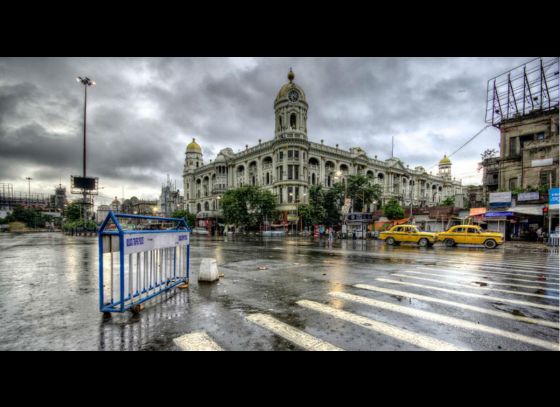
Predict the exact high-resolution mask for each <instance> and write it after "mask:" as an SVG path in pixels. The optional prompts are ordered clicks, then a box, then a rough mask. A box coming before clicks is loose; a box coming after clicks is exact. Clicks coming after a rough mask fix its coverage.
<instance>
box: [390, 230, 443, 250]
mask: <svg viewBox="0 0 560 407" xmlns="http://www.w3.org/2000/svg"><path fill="white" fill-rule="evenodd" d="M379 239H381V240H385V243H387V244H388V245H399V244H400V243H401V242H410V243H416V244H417V245H418V246H421V247H428V246H431V245H433V244H434V243H435V242H436V234H435V233H430V232H422V231H419V230H418V229H417V228H416V226H414V225H396V226H393V227H392V228H391V229H389V230H386V231H384V232H381V233H379Z"/></svg>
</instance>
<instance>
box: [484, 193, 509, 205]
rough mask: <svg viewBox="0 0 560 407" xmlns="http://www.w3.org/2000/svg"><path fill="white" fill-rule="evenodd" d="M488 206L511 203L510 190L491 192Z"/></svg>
mask: <svg viewBox="0 0 560 407" xmlns="http://www.w3.org/2000/svg"><path fill="white" fill-rule="evenodd" d="M489 198H490V199H489V203H490V206H509V205H511V192H493V193H490V197H489Z"/></svg>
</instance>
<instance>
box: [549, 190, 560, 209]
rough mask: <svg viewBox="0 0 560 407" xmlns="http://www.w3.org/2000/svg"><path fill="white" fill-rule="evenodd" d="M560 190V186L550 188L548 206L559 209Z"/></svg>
mask: <svg viewBox="0 0 560 407" xmlns="http://www.w3.org/2000/svg"><path fill="white" fill-rule="evenodd" d="M559 192H560V188H550V189H549V190H548V207H549V208H550V209H558V208H559V207H560V201H559V197H558V195H559Z"/></svg>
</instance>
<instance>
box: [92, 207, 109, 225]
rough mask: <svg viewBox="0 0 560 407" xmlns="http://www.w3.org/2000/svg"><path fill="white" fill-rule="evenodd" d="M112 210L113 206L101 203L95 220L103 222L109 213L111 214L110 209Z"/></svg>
mask: <svg viewBox="0 0 560 407" xmlns="http://www.w3.org/2000/svg"><path fill="white" fill-rule="evenodd" d="M110 210H111V207H110V206H109V205H99V206H98V207H97V212H96V214H95V221H96V222H97V223H101V222H103V221H104V220H105V218H106V217H107V215H108V214H109V211H110Z"/></svg>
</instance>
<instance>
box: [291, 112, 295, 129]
mask: <svg viewBox="0 0 560 407" xmlns="http://www.w3.org/2000/svg"><path fill="white" fill-rule="evenodd" d="M290 127H291V128H292V129H295V128H296V115H295V113H292V114H291V115H290Z"/></svg>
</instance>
